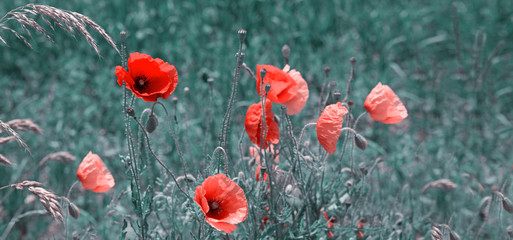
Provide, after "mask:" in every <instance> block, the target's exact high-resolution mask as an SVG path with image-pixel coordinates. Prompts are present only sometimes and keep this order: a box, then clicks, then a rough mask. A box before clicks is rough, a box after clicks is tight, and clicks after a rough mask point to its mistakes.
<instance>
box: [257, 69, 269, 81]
mask: <svg viewBox="0 0 513 240" xmlns="http://www.w3.org/2000/svg"><path fill="white" fill-rule="evenodd" d="M257 67H258V66H257ZM266 73H267V70H265V68H262V70H260V76H261V78H260V79H265V74H266Z"/></svg>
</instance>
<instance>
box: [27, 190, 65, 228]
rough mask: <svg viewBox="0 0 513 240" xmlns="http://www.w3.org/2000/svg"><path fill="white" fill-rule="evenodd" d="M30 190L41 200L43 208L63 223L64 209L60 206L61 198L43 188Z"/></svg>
mask: <svg viewBox="0 0 513 240" xmlns="http://www.w3.org/2000/svg"><path fill="white" fill-rule="evenodd" d="M28 190H29V191H30V192H31V193H33V194H34V195H36V197H38V198H39V201H40V202H41V204H43V207H45V209H46V211H47V212H48V213H50V215H52V216H53V218H54V219H55V220H58V221H60V222H63V219H64V218H63V217H62V207H61V205H60V204H59V201H58V199H59V198H58V197H57V196H56V195H55V194H53V193H51V192H49V191H48V190H46V189H44V188H41V187H29V188H28Z"/></svg>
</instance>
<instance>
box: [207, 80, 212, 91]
mask: <svg viewBox="0 0 513 240" xmlns="http://www.w3.org/2000/svg"><path fill="white" fill-rule="evenodd" d="M207 82H208V86H209V87H210V89H212V88H213V87H214V79H213V78H208V79H207Z"/></svg>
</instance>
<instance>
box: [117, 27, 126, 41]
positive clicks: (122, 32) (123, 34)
mask: <svg viewBox="0 0 513 240" xmlns="http://www.w3.org/2000/svg"><path fill="white" fill-rule="evenodd" d="M119 36H121V41H122V42H124V41H125V40H126V32H125V31H124V30H123V31H121V32H119Z"/></svg>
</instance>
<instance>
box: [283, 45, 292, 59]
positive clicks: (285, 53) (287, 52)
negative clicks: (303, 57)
mask: <svg viewBox="0 0 513 240" xmlns="http://www.w3.org/2000/svg"><path fill="white" fill-rule="evenodd" d="M281 54H283V57H284V58H289V55H290V47H289V45H287V44H285V45H283V47H282V48H281Z"/></svg>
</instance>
